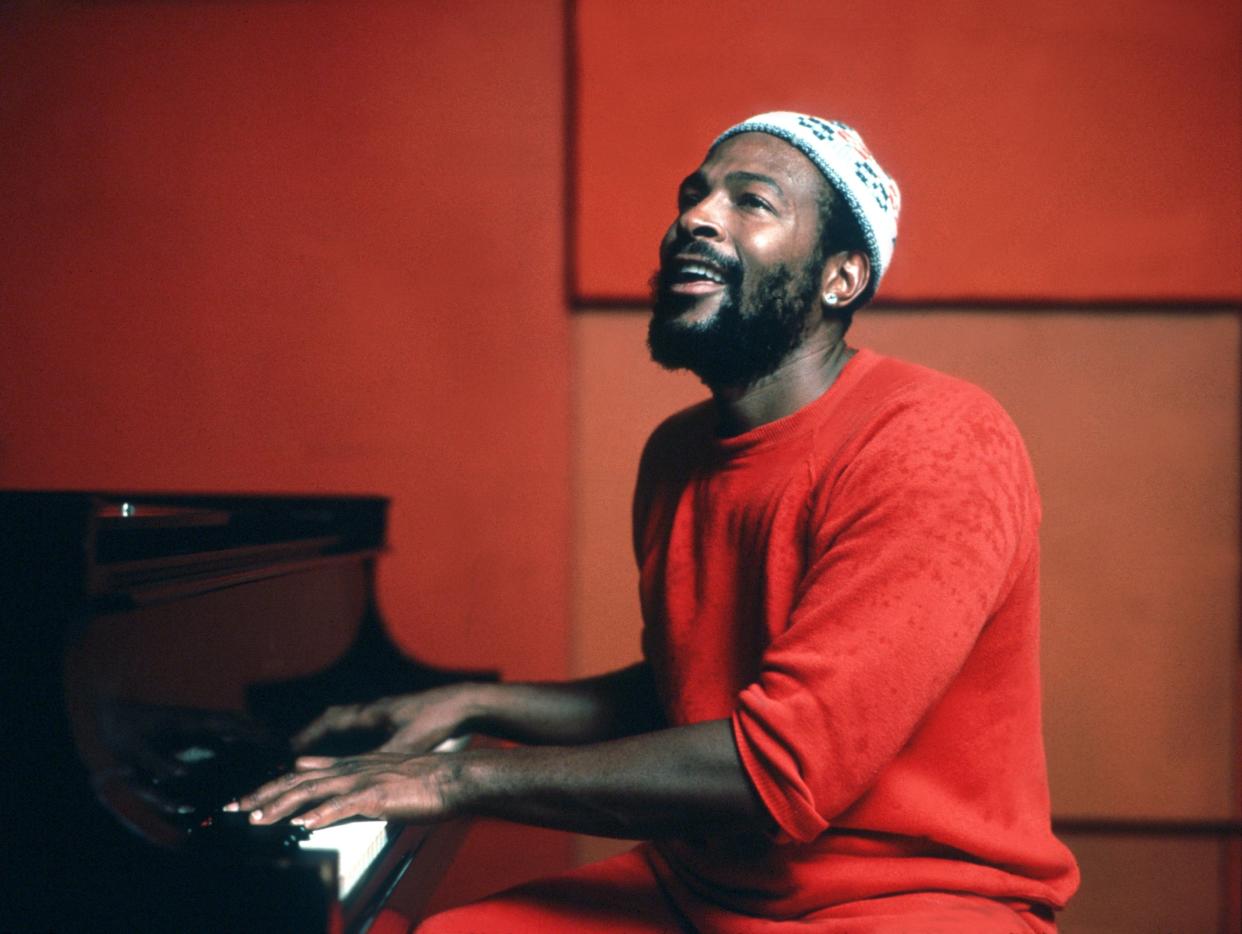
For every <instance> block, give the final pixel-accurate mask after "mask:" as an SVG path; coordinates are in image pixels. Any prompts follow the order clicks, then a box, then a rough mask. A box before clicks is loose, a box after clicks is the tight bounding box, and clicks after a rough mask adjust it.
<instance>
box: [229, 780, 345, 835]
mask: <svg viewBox="0 0 1242 934" xmlns="http://www.w3.org/2000/svg"><path fill="white" fill-rule="evenodd" d="M358 783H359V776H357V775H353V774H348V773H346V774H341V773H340V772H339V771H337V770H334V769H320V770H315V771H308V772H290V773H289V774H288V775H284V776H281V777H280V778H278V779H276V781H274V782H269V783H268V784H266V785H264V786H263V787H262V788H260V789H259V790H258V791H256V792H255V793H254V794H252V795H247V796H246V797H244V798H242V799H241V800H240V801H238V802H237V803H238V805H239V808H240V809H241V810H245V811H249V812H250V822H251V823H252V824H273V823H275V822H276V821H279V820H283V819H285V818H286V817H290V816H292V815H294V814H297V813H298V812H299V811H302V810H303V809H304V808H306V807H307V806H309V805H317V804H319V803H320V802H323V801H327V800H329V799H332V798H336V797H339V796H341V795H347V794H349V793H350V792H353V791H356V790H357V787H358ZM355 813H356V812H355ZM337 819H338V820H339V818H337Z"/></svg>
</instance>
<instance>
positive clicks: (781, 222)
mask: <svg viewBox="0 0 1242 934" xmlns="http://www.w3.org/2000/svg"><path fill="white" fill-rule="evenodd" d="M824 184H825V183H824V181H823V179H822V176H821V175H820V174H819V171H818V170H817V169H816V168H815V167H814V166H813V165H812V164H811V163H810V161H809V160H808V159H807V158H806V157H805V156H803V155H802V153H800V152H798V151H797V150H796V149H794V148H793V147H792V146H790V145H788V144H787V143H785V142H784V141H782V140H780V139H777V138H776V137H774V136H771V135H769V134H766V133H743V134H740V135H738V136H734V137H731V138H730V139H728V140H726V141H725V142H724V143H722V144H721V145H720V146H718V147H716V148H715V149H714V150H713V151H712V152H711V153H709V154H708V157H707V160H706V161H705V162H704V163H703V165H702V166H701V167H700V168H699V169H698V171H696V172H694V173H693V174H692V175H690V176H689V177H688V178H686V180H685V181H683V182H682V184H681V188H680V190H679V192H678V209H679V215H678V217H677V220H675V221H674V222H673V224H672V226H670V227H669V229H668V232H667V233H666V234H665V235H664V240H663V242H662V243H661V245H660V269H659V271H658V272H657V273H656V275H655V277H653V280H652V288H653V311H654V315H653V317H652V320H651V325H650V327H649V328H648V334H647V340H648V344H649V345H650V347H651V354H652V357H653V358H654V359H655V361H656V362H657V363H660V364H662V365H664V366H666V367H669V368H670V369H679V368H685V369H689V370H692V371H693V372H695V373H697V374H698V375H699V377H700V378H702V379H703V380H704V381H705V382H706V383H708V384H709V385H712V386H738V385H747V384H749V383H752V382H754V381H755V380H756V379H758V378H760V377H762V376H765V375H767V374H768V373H771V372H772V371H773V370H774V369H775V368H776V367H777V365H778V364H779V363H780V362H781V361H782V360H783V359H784V358H785V356H787V355H788V353H789V352H790V351H791V350H793V349H794V348H796V347H797V346H798V345H799V343H801V340H802V338H803V335H804V333H805V331H806V329H807V326H808V324H809V323H810V322H812V321H814V320H815V319H816V318H817V317H818V316H819V313H820V312H819V301H818V295H819V286H820V282H819V274H820V267H822V266H823V256H822V255H821V253H820V250H819V233H820V224H819V200H820V195H821V192H822V190H823V185H824Z"/></svg>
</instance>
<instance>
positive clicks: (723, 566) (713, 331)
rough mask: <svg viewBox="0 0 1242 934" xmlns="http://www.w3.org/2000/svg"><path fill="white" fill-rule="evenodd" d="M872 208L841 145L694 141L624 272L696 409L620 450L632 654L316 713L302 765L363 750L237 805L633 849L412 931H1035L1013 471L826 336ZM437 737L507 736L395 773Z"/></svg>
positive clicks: (914, 375) (894, 370) (781, 131)
mask: <svg viewBox="0 0 1242 934" xmlns="http://www.w3.org/2000/svg"><path fill="white" fill-rule="evenodd" d="M898 207H899V195H898V190H897V186H896V185H895V184H894V182H893V181H892V180H891V179H890V178H889V177H888V175H887V174H885V172H884V171H883V170H882V169H881V168H880V166H879V165H878V164H877V163H876V161H875V159H874V158H873V157H872V156H871V154H870V153H869V152H868V150H867V148H866V147H865V146H864V144H863V142H862V140H861V139H860V137H859V136H858V134H857V133H855V132H854V131H853V130H851V129H849V128H848V127H846V126H844V125H843V124H841V123H838V122H833V121H824V120H820V119H817V118H814V117H808V116H805V115H800V114H791V113H772V114H763V115H760V116H758V117H754V118H752V119H750V120H748V121H745V122H743V123H742V124H739V125H737V126H735V127H733V128H731V129H729V130H728V131H726V132H725V133H724V134H723V135H722V136H721V137H719V138H718V139H717V140H716V141H715V143H714V144H713V145H712V147H711V148H710V150H709V151H708V153H707V157H706V159H705V161H704V162H703V164H702V165H701V166H700V167H699V168H698V169H696V170H695V171H694V172H693V173H691V174H690V175H689V176H688V177H687V178H686V179H685V180H684V181H683V182H682V184H681V188H680V191H679V193H678V216H677V218H676V219H675V220H674V222H673V224H672V226H671V227H670V228H669V230H668V233H667V234H666V235H665V237H664V240H663V242H662V245H661V249H660V269H659V271H658V273H657V275H656V276H655V278H654V280H653V292H654V315H653V318H652V320H651V325H650V331H649V343H650V346H651V351H652V355H653V357H654V359H655V360H656V361H657V362H659V363H660V364H662V365H664V366H667V367H674V368H687V369H690V370H692V371H693V372H694V373H696V374H697V375H698V376H699V377H700V378H701V379H702V380H703V382H704V383H705V384H706V385H707V387H708V388H709V389H710V390H711V399H710V400H708V401H706V402H704V403H702V404H700V405H698V406H695V407H693V408H690V409H688V410H686V411H684V412H680V413H678V414H676V415H674V416H672V417H671V418H669V419H668V420H667V421H665V422H664V423H663V424H662V425H661V426H660V427H659V428H657V429H656V431H655V432H654V434H653V435H652V437H651V439H650V440H649V441H648V443H647V446H646V449H645V451H644V453H643V457H642V463H641V466H640V470H639V477H638V483H637V491H636V495H635V504H634V546H635V551H636V555H637V559H638V566H639V572H640V589H641V598H642V611H643V621H644V629H643V656H644V661H643V662H642V663H641V664H638V665H635V666H633V667H630V668H627V669H625V670H623V671H619V672H616V673H614V674H611V675H605V676H601V677H597V678H591V679H588V680H585V681H578V682H572V683H567V684H536V685H524V684H501V685H471V684H467V685H462V686H452V687H447V688H443V689H438V690H435V691H431V692H427V693H424V694H421V695H414V696H408V697H398V698H394V699H390V700H386V701H381V702H379V703H375V704H371V705H366V706H359V707H350V708H336V709H332V710H329V711H327V712H326V713H325V714H324V715H323V716H322V717H321V718H319V719H318V720H317V721H315V722H314V723H312V724H311V725H310V726H309V727H308V728H307V730H306V731H305V732H304V733H303V734H302V735H301V736H300V737H299V739H300V741H301V743H302V744H304V745H307V746H309V745H311V744H313V742H314V741H315V740H316V739H317V738H319V737H321V736H323V735H325V734H327V733H330V732H334V731H338V730H347V729H352V728H355V727H362V726H365V727H374V726H377V725H381V726H387V727H389V728H390V729H391V730H392V737H391V739H390V740H389V741H388V742H387V744H386V745H385V746H383V747H382V748H381V749H379V750H378V751H376V752H374V753H372V754H369V755H362V756H355V757H350V758H344V759H335V760H334V759H327V758H315V757H308V758H304V759H301V760H299V761H298V763H297V770H296V771H295V772H294V773H292V774H290V775H287V776H285V777H283V778H281V779H278V780H276V781H274V782H272V783H270V784H268V785H265V786H264V787H262V788H260V789H258V790H257V791H255V792H254V793H252V794H250V795H248V796H246V797H244V798H243V799H242V800H241V801H240V802H238V804H237V805H236V806H237V807H240V808H242V809H246V810H250V811H252V812H253V813H252V817H251V819H252V820H253V821H254V822H256V823H271V822H274V821H279V820H284V819H287V818H290V817H294V819H295V820H296V821H300V822H301V823H303V824H304V825H306V826H308V827H311V828H314V827H321V826H324V825H326V824H330V823H332V822H335V821H339V820H342V819H345V818H348V817H351V816H354V815H370V816H379V817H386V818H392V819H397V820H403V821H427V822H430V821H439V820H443V819H446V818H450V817H455V816H458V815H486V816H491V817H501V818H507V819H510V820H515V821H523V822H528V823H532V824H539V825H543V826H548V827H557V828H563V829H567V830H573V831H579V832H584V833H591V834H605V835H613V836H619V837H626V838H634V839H644V840H649V841H651V842H649V843H644V844H642V845H640V846H638V847H637V848H636V849H634V850H632V851H630V852H628V853H626V854H624V855H622V856H619V857H615V858H613V859H610V860H606V861H604V862H601V863H597V864H594V865H592V866H587V867H584V868H582V869H579V870H576V871H574V872H571V873H568V874H566V875H564V876H560V877H557V878H554V879H550V880H544V881H540V882H535V883H531V884H528V885H525V886H522V887H519V888H517V889H515V890H511V891H509V892H506V893H501V894H500V895H497V896H493V897H492V898H490V899H487V900H485V901H483V902H482V903H479V904H477V905H472V906H467V907H465V908H459V909H456V910H453V911H450V912H447V913H445V914H442V915H439V916H437V917H435V918H432V919H430V920H428V921H427V922H425V923H424V925H423V926H422V927H421V928H420V930H423V931H427V932H461V931H503V932H515V931H532V932H534V931H558V930H564V931H626V932H656V931H673V930H700V931H712V932H735V931H736V932H741V931H746V932H768V931H771V932H778V931H784V930H787V929H788V930H793V929H795V928H796V929H797V930H799V931H824V932H836V931H841V932H844V931H849V932H880V931H885V932H910V931H920V932H927V931H970V932H984V931H994V932H1006V934H1012V932H1019V931H1028V930H1030V931H1042V932H1046V931H1052V930H1054V929H1055V922H1054V920H1053V911H1054V909H1056V908H1059V907H1061V906H1062V905H1064V903H1065V901H1066V899H1067V898H1068V897H1069V895H1070V894H1071V893H1072V892H1073V890H1074V888H1075V886H1076V883H1077V869H1076V867H1075V865H1074V861H1073V858H1072V857H1071V856H1070V854H1069V852H1068V851H1067V850H1066V849H1065V848H1064V847H1063V846H1062V845H1061V844H1060V843H1059V842H1058V841H1057V840H1056V839H1055V838H1054V837H1053V836H1052V834H1051V831H1050V828H1049V804H1048V789H1047V780H1046V772H1045V765H1044V753H1043V746H1042V739H1041V734H1040V708H1039V680H1038V678H1039V674H1038V615H1039V611H1038V553H1039V550H1038V539H1037V529H1038V525H1039V519H1040V506H1039V501H1038V495H1037V492H1036V488H1035V483H1034V480H1033V478H1032V474H1031V469H1030V465H1029V462H1028V459H1027V456H1026V452H1025V449H1024V447H1023V444H1022V441H1021V439H1020V438H1019V436H1018V433H1017V431H1016V429H1015V428H1014V426H1013V425H1012V423H1011V422H1010V421H1009V419H1008V418H1007V416H1006V415H1005V413H1004V412H1003V411H1002V410H1001V408H1000V407H999V405H997V403H996V402H994V401H993V400H992V399H991V398H990V397H989V396H987V395H986V394H985V393H983V392H982V391H981V390H979V389H976V388H975V387H973V386H970V385H968V384H966V383H963V382H961V381H959V380H956V379H953V378H950V377H948V376H944V375H940V374H937V373H934V372H932V371H929V370H926V369H923V368H921V367H917V366H913V365H910V364H906V363H902V362H899V361H897V360H893V359H890V358H886V357H883V356H880V355H879V354H876V353H873V352H870V351H867V350H861V351H855V350H854V349H852V348H850V347H848V346H847V345H846V343H845V340H844V336H845V332H846V329H847V328H848V326H849V323H850V320H851V317H852V315H853V313H854V311H855V310H857V309H858V308H859V307H861V306H862V305H863V304H865V303H866V302H867V301H868V300H869V299H870V297H871V296H872V294H873V293H874V292H875V289H876V287H877V285H878V284H879V282H880V278H881V276H882V275H883V273H884V271H885V269H886V268H887V267H888V264H889V261H890V258H891V256H892V250H893V244H894V241H895V238H896V228H897V214H898ZM463 731H473V732H482V733H489V734H493V735H496V736H501V737H506V738H510V739H514V740H518V741H520V742H521V743H524V744H526V745H523V746H520V747H518V748H509V749H482V750H474V751H466V752H460V753H449V754H444V755H426V754H425V753H427V751H428V750H429V749H431V748H432V747H433V746H435V745H436V744H437V743H438V742H440V741H441V740H443V739H444V738H446V737H449V736H451V735H453V734H456V733H459V732H463ZM295 815H296V816H295Z"/></svg>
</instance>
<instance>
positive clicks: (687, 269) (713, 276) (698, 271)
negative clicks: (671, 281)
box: [680, 263, 724, 285]
mask: <svg viewBox="0 0 1242 934" xmlns="http://www.w3.org/2000/svg"><path fill="white" fill-rule="evenodd" d="M680 272H681V274H682V275H683V276H701V277H702V278H704V279H710V280H711V281H712V282H718V283H720V284H721V285H723V284H724V278H723V277H722V276H721V275H720V273H718V272H716V271H715V270H714V269H709V268H708V267H707V266H700V265H699V264H698V263H686V264H684V265H683V266H682V267H681V270H680Z"/></svg>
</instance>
